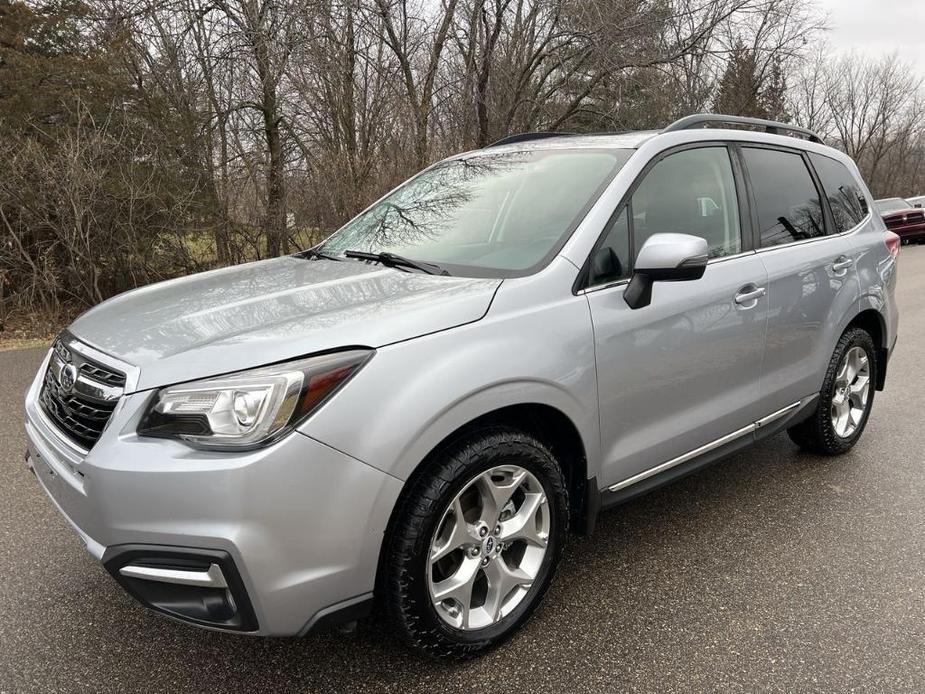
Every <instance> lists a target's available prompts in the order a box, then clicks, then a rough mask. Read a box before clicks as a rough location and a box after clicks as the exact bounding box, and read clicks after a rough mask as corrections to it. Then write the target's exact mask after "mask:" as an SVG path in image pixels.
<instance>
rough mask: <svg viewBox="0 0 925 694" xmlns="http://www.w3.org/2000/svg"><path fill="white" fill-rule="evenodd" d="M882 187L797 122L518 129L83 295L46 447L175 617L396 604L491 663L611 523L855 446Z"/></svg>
mask: <svg viewBox="0 0 925 694" xmlns="http://www.w3.org/2000/svg"><path fill="white" fill-rule="evenodd" d="M730 123H732V124H734V125H736V126H737V127H736V128H735V129H733V128H723V127H712V126H723V125H729V124H730ZM749 128H750V129H749ZM785 133H789V134H785ZM871 205H872V200H871V196H870V193H869V192H868V190H867V188H866V186H865V185H864V183H863V182H862V180H861V178H860V177H859V175H858V170H857V168H856V167H855V165H854V164H853V163H852V161H851V160H850V159H848V158H847V157H846V156H844V155H843V154H840V153H839V152H837V151H836V150H834V149H831V148H829V147H826V146H824V145H823V144H821V142H820V141H819V139H818V138H817V137H816V136H815V135H814V134H812V133H810V132H808V131H803V130H800V129H797V128H793V127H791V126H785V125H782V124H779V123H772V122H767V121H752V120H747V121H746V120H742V119H736V118H730V117H725V116H712V115H711V116H692V117H689V118H686V119H683V120H681V121H678V122H676V123H674V124H672V125H671V126H669V127H667V128H665V129H664V130H662V131H660V132H636V133H629V134H621V135H594V136H566V135H561V136H554V137H551V136H548V135H537V134H534V135H519V136H513V137H510V138H507V139H505V140H503V141H501V142H499V143H497V144H496V145H493V146H491V147H487V148H485V149H482V150H479V151H475V152H469V153H466V154H462V155H459V156H455V157H451V158H449V159H447V160H445V161H441V162H439V163H437V164H435V165H433V166H431V167H430V168H428V169H427V170H425V171H424V172H422V173H421V174H419V175H417V176H415V177H414V178H412V179H411V180H410V181H408V182H407V183H405V184H403V185H402V186H400V187H399V188H397V189H396V190H395V191H393V192H391V193H389V194H388V195H386V196H385V197H384V198H382V199H381V200H379V201H378V202H376V203H374V204H373V205H372V206H370V207H369V208H368V209H367V210H365V211H364V212H363V213H362V214H360V215H359V216H358V217H356V218H355V219H354V220H352V221H351V222H349V223H348V224H347V225H346V226H344V227H343V228H342V229H340V230H339V231H338V232H337V233H335V234H334V235H333V236H331V237H330V238H329V239H328V240H327V241H325V242H324V243H323V244H321V245H320V246H318V247H316V248H313V249H311V250H308V251H305V252H302V253H298V254H295V255H292V256H288V257H282V258H276V259H273V260H265V261H261V262H256V263H249V264H246V265H241V266H238V267H230V268H225V269H221V270H215V271H212V272H207V273H203V274H200V275H195V276H192V277H187V278H183V279H177V280H172V281H169V282H163V283H160V284H156V285H153V286H149V287H145V288H143V289H138V290H136V291H132V292H129V293H126V294H123V295H121V296H118V297H115V298H113V299H110V300H109V301H106V302H105V303H103V304H101V305H100V306H97V307H96V308H94V309H92V310H91V311H89V312H87V313H85V314H84V315H82V316H81V317H80V318H78V319H77V320H76V321H75V322H74V324H73V325H72V326H71V327H70V328H68V330H67V331H66V332H64V333H63V334H62V335H61V336H60V338H59V339H58V340H57V341H56V342H55V344H54V346H53V348H52V349H51V350H50V351H49V353H48V355H47V357H46V359H45V361H44V363H43V364H42V367H41V370H40V371H39V373H38V375H37V376H36V379H35V382H34V383H33V384H32V387H31V389H30V390H29V393H28V395H27V398H26V431H27V433H28V439H29V451H28V461H29V464H30V465H31V466H32V468H33V470H34V471H35V474H36V476H37V478H38V480H39V481H40V483H41V485H42V487H43V488H44V489H45V490H46V491H47V492H48V495H49V496H50V497H51V499H52V501H53V503H54V504H55V505H56V506H57V507H58V508H59V509H60V511H61V512H62V513H63V514H64V516H65V517H66V518H67V519H68V520H69V521H70V522H71V524H72V525H73V526H74V528H75V529H76V531H77V533H78V534H79V535H80V537H81V538H82V540H83V541H84V542H85V543H86V546H87V549H88V550H89V551H90V552H91V553H92V554H93V555H94V556H95V557H96V558H97V559H99V560H100V561H101V562H102V564H103V565H104V566H105V568H106V569H107V570H108V571H109V572H110V573H111V574H112V576H113V577H114V578H115V579H116V580H117V581H118V582H119V583H120V584H121V585H122V586H123V587H124V588H125V589H126V590H127V591H128V592H129V593H130V594H131V595H133V596H134V597H135V598H137V599H138V600H139V601H140V602H141V603H142V604H144V605H145V606H147V607H149V608H152V609H154V610H156V611H158V612H161V613H163V614H166V615H169V616H171V617H174V618H176V619H180V620H183V621H186V622H191V623H194V624H198V625H201V626H205V627H209V628H214V629H221V630H236V631H241V632H249V633H255V634H263V635H281V636H284V635H299V634H304V633H306V632H307V631H309V630H311V629H314V628H317V627H319V626H322V625H331V624H335V623H338V622H345V621H347V622H350V621H354V620H356V619H357V618H359V617H362V616H365V615H366V614H368V613H369V612H370V610H371V609H372V607H373V606H374V604H375V605H378V606H380V607H381V608H382V610H383V612H384V613H385V614H386V615H387V616H388V618H389V619H390V621H391V622H392V624H393V625H394V627H395V629H396V631H397V633H398V634H399V635H400V636H401V637H402V638H403V639H404V641H405V642H406V643H408V644H410V645H412V646H414V647H416V648H418V649H420V650H422V651H424V652H426V653H428V654H430V655H432V656H437V657H445V658H464V657H467V656H471V655H474V654H476V653H479V652H481V651H483V650H484V649H485V648H487V647H489V646H491V645H492V644H495V643H497V642H499V641H501V640H502V639H504V638H506V637H508V636H510V635H511V634H512V633H513V632H514V631H516V630H517V629H518V628H519V627H520V626H521V625H522V624H523V623H524V622H525V621H526V620H527V619H528V618H529V616H530V615H531V613H532V612H533V611H534V609H535V608H536V607H537V605H538V604H539V603H540V601H541V600H542V598H543V595H544V593H545V592H546V590H547V588H548V587H549V584H550V581H551V579H552V577H553V574H554V572H555V570H556V566H557V564H558V563H559V560H560V557H561V556H562V550H563V546H564V544H565V542H566V540H567V538H568V535H569V533H570V532H580V533H589V532H590V531H591V530H592V528H593V526H594V522H595V518H596V517H597V515H598V513H599V512H600V510H601V509H603V508H606V507H610V506H614V505H616V504H619V503H620V502H623V501H625V500H626V499H628V498H629V497H632V496H634V495H637V494H640V493H642V492H645V491H648V490H650V489H652V488H653V487H655V486H657V485H661V484H664V483H666V482H668V481H670V480H673V479H675V478H677V477H679V476H681V475H685V474H688V473H690V472H691V471H693V470H695V469H697V468H699V467H701V466H703V465H705V464H708V463H711V462H713V461H715V460H716V459H717V458H719V457H721V456H723V455H726V454H728V453H730V452H731V451H735V450H738V449H740V448H742V447H744V446H747V445H749V444H751V443H753V442H754V441H756V440H759V439H762V438H765V437H768V436H770V435H772V434H775V433H777V432H779V431H782V430H786V431H787V432H788V433H789V435H790V438H791V439H792V440H793V441H794V442H795V443H796V444H797V445H799V446H800V447H802V448H804V449H807V450H809V451H813V452H815V453H820V454H826V455H833V454H839V453H844V452H845V451H847V450H849V449H850V448H851V447H852V446H853V445H854V444H855V442H857V440H858V438H859V437H860V436H861V433H862V432H863V431H864V427H865V425H866V424H867V420H868V418H869V416H870V412H871V406H872V403H873V399H874V392H875V390H880V389H882V388H883V385H884V378H885V374H886V368H887V361H888V358H889V355H890V352H891V349H892V347H893V345H894V343H895V340H896V329H897V312H896V306H895V303H894V300H893V290H894V285H895V282H896V255H897V251H898V239H897V238H896V237H895V235H893V234H891V233H890V232H888V231H887V230H886V228H885V227H884V224H883V222H882V221H881V219H880V216H879V215H877V214H871Z"/></svg>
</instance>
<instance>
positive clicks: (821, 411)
mask: <svg viewBox="0 0 925 694" xmlns="http://www.w3.org/2000/svg"><path fill="white" fill-rule="evenodd" d="M856 350H861V351H862V352H863V355H864V357H865V358H866V360H867V362H866V364H867V376H866V378H867V382H866V386H867V387H866V398H865V400H864V407H863V411H861V412H860V414H856V413H857V410H856V409H854V407H853V403H855V402H857V400H856V397H855V394H854V391H855V388H856V387H857V384H859V383H860V376H858V377H856V378H855V379H853V384H849V385H850V386H851V388H850V392H851V393H852V395H851V396H850V397H849V403H848V407H849V410H853V412H854V413H855V414H854V415H849V418H848V420H847V421H848V424H849V426H848V428H847V429H845V430H842V431H841V432H840V431H839V426H840V424H837V423H836V422H835V421H833V417H835V416H836V415H837V414H838V413H839V412H840V411H843V410H839V405H840V404H841V406H842V407H843V406H844V405H843V404H844V399H843V397H842V396H841V394H840V393H839V388H842V387H844V384H843V382H842V381H843V380H844V375H842V377H841V378H840V368H841V367H842V366H843V364H844V363H845V361H846V358H847V357H848V356H849V354H858V352H857V351H856ZM876 354H877V352H876V349H875V347H874V341H873V340H872V339H871V337H870V335H869V334H868V333H867V331H865V330H861V329H860V328H850V329H849V330H846V331H845V333H844V334H843V335H842V336H841V338H840V339H839V340H838V344H837V345H836V346H835V351H834V353H833V354H832V359H831V360H830V361H829V366H828V368H827V369H826V372H825V379H824V380H823V383H822V390H821V391H820V393H819V399H818V404H817V405H816V409H815V410H814V411H813V413H812V415H810V417H809V418H808V419H806V420H805V421H803V422H800V423H799V424H796V425H794V426H792V427H790V428H789V429H788V430H787V433H788V434H789V435H790V440H791V441H793V442H794V443H795V444H797V445H798V446H799V447H800V448H802V449H804V450H806V451H809V452H811V453H817V454H820V455H839V454H841V453H845V452H846V451H848V450H850V449H851V448H852V447H853V446H854V444H855V443H857V441H858V439H859V438H861V434H863V433H864V428H865V427H866V426H867V420H868V419H869V418H870V412H871V409H872V408H873V404H874V393H875V392H876V389H875V387H874V384H875V383H876V382H877V368H878V364H877V357H876ZM849 375H850V371H849ZM836 398H838V399H836ZM855 420H856V421H855ZM844 421H845V420H844V419H842V420H841V422H844ZM851 425H853V426H851Z"/></svg>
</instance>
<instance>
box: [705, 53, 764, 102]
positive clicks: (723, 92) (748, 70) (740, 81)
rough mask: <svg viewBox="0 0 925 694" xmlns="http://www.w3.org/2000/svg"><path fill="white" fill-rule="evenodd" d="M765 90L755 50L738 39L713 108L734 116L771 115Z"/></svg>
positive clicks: (721, 80) (720, 82)
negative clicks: (766, 106) (766, 104)
mask: <svg viewBox="0 0 925 694" xmlns="http://www.w3.org/2000/svg"><path fill="white" fill-rule="evenodd" d="M764 91H765V90H764V87H763V85H762V84H761V80H760V78H759V76H758V61H757V60H756V58H755V52H754V51H753V50H751V49H750V48H747V47H746V46H745V45H744V44H743V43H742V42H741V40H740V41H737V42H736V45H735V46H734V47H733V49H732V54H731V55H730V57H729V61H728V62H727V63H726V70H725V71H724V72H723V76H722V78H721V79H720V81H719V90H718V91H717V94H716V99H715V100H714V102H713V110H714V111H716V112H717V113H725V114H727V115H730V116H751V117H753V118H768V117H769V113H768V110H767V109H766V108H765V103H764V102H765V99H764Z"/></svg>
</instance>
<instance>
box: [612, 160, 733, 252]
mask: <svg viewBox="0 0 925 694" xmlns="http://www.w3.org/2000/svg"><path fill="white" fill-rule="evenodd" d="M630 207H631V211H632V213H633V250H634V252H635V253H639V249H641V248H642V244H644V243H645V242H646V239H648V238H649V237H650V236H652V235H653V234H662V233H672V232H674V233H678V234H692V235H693V236H700V237H702V238H704V239H706V240H707V245H708V246H709V248H710V257H711V258H715V257H717V256H725V255H734V254H735V253H739V252H740V251H741V250H742V242H741V238H742V235H741V232H740V229H739V204H738V198H737V197H736V189H735V179H734V178H733V175H732V164H731V163H730V161H729V151H728V150H727V149H726V148H725V147H699V148H697V149H686V150H682V151H680V152H677V153H676V154H670V155H668V156H667V157H665V158H664V159H662V160H661V161H660V162H658V163H657V164H656V165H655V166H653V167H652V170H651V171H649V173H648V174H646V177H645V178H644V179H643V181H642V183H640V184H639V187H638V188H637V189H636V192H635V193H633V197H632V201H631V203H630Z"/></svg>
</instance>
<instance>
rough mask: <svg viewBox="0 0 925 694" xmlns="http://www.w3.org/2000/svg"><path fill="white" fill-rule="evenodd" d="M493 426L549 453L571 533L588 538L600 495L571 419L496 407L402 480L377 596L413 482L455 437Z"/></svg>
mask: <svg viewBox="0 0 925 694" xmlns="http://www.w3.org/2000/svg"><path fill="white" fill-rule="evenodd" d="M497 426H504V427H511V428H514V429H518V430H520V431H524V432H526V433H529V434H531V435H532V436H535V437H536V438H537V439H539V440H540V441H542V442H543V443H544V444H545V445H546V446H547V447H548V448H549V449H550V451H551V452H552V454H553V456H555V458H556V460H557V461H558V462H559V464H560V465H561V466H562V471H563V473H564V474H565V478H566V484H567V488H568V494H569V513H570V526H571V528H572V530H574V531H576V532H578V533H580V534H590V532H591V531H592V530H593V527H594V522H595V519H596V517H597V513H598V511H599V510H600V493H599V491H598V489H597V483H596V479H597V478H596V477H592V478H591V479H588V456H587V449H586V446H585V442H584V440H583V439H582V435H581V433H580V432H579V430H578V427H577V426H576V425H575V423H574V422H573V421H572V418H571V417H569V416H568V415H567V414H566V413H565V412H563V411H562V410H561V409H559V408H557V407H554V406H553V405H549V404H546V403H541V402H520V403H515V404H510V405H506V406H503V407H499V408H497V409H495V410H492V411H490V412H486V413H484V414H481V415H479V416H477V417H474V418H473V419H470V420H469V421H467V422H465V423H464V424H461V425H459V426H458V427H456V428H455V429H454V430H453V431H452V432H450V433H449V434H447V435H446V436H444V437H443V438H442V439H441V440H440V441H439V443H437V444H436V445H435V446H433V447H432V448H431V450H430V451H429V452H428V453H427V455H425V456H424V458H423V459H422V460H421V462H420V463H419V464H418V465H417V467H415V469H414V470H413V471H412V473H411V475H410V476H409V477H408V478H407V479H406V480H405V484H404V486H403V488H402V491H401V493H400V494H399V496H398V498H397V499H396V501H395V504H394V506H393V508H392V513H391V515H390V517H389V522H388V524H387V526H386V529H385V533H384V536H383V542H382V545H381V548H380V551H379V561H378V568H377V572H376V590H377V592H381V587H382V581H383V576H384V566H385V562H386V559H387V553H388V551H389V544H390V542H389V539H390V537H391V534H392V532H393V529H394V526H395V523H396V521H397V519H398V517H399V514H400V512H401V509H402V508H403V506H404V502H405V499H406V498H407V495H408V493H409V492H410V490H411V489H412V488H413V486H414V482H415V481H416V480H417V479H418V477H420V476H421V475H423V474H425V473H426V472H427V470H428V469H429V465H428V464H429V463H430V462H432V461H433V460H434V458H435V457H436V456H437V455H438V454H439V453H440V451H441V450H443V449H444V448H446V447H447V446H448V445H450V444H452V443H453V442H454V441H457V440H459V439H461V438H465V437H467V436H472V435H474V434H475V433H476V432H478V431H480V430H483V429H486V428H489V427H497Z"/></svg>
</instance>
